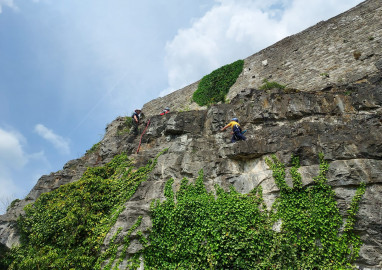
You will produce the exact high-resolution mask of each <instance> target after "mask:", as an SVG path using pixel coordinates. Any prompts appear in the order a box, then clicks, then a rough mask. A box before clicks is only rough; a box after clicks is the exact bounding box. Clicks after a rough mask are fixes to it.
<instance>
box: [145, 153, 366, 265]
mask: <svg viewBox="0 0 382 270" xmlns="http://www.w3.org/2000/svg"><path fill="white" fill-rule="evenodd" d="M267 164H268V165H269V166H270V168H271V169H272V171H273V177H274V178H275V182H276V184H277V186H278V187H279V189H280V197H279V198H278V199H277V200H276V202H275V204H274V205H273V207H272V209H271V210H267V209H266V207H265V204H264V201H263V199H262V191H261V188H260V187H259V188H257V189H254V190H253V191H252V192H250V193H249V194H240V193H238V192H237V191H236V190H235V189H234V188H231V189H230V190H229V191H228V192H226V191H224V190H223V189H222V188H220V187H219V186H216V187H215V193H213V192H207V190H206V189H205V187H204V184H203V174H202V172H201V173H200V175H199V177H198V179H197V180H196V181H195V183H194V184H189V183H188V180H187V179H183V180H182V182H181V184H180V188H179V190H178V191H177V192H175V193H174V191H173V189H172V186H173V183H174V180H173V179H171V180H169V181H168V182H167V184H166V186H165V191H164V193H165V197H166V200H165V201H163V202H160V201H154V202H153V204H152V223H153V227H152V231H151V233H150V235H149V236H148V240H149V244H148V245H147V247H146V248H145V250H144V251H143V256H144V261H145V269H352V263H353V262H354V260H355V258H356V257H357V256H358V251H359V247H360V245H361V241H360V239H359V237H358V236H356V235H355V234H354V232H353V227H354V221H355V215H356V212H357V209H358V208H357V207H358V205H359V201H360V199H361V197H362V195H363V193H364V192H365V184H364V183H362V184H361V185H360V187H359V189H358V190H357V193H356V195H355V196H354V198H353V201H352V203H351V207H350V210H349V211H348V217H347V222H346V225H345V229H344V230H343V231H341V226H342V217H341V215H340V214H339V210H338V208H337V204H336V201H335V200H334V192H333V191H332V188H331V187H330V186H329V185H328V184H327V183H326V172H327V170H328V163H327V162H326V161H325V160H324V159H323V156H322V155H320V173H319V175H318V176H317V177H315V178H314V185H313V186H310V187H303V185H302V178H301V175H300V174H299V172H298V168H299V166H300V163H299V159H298V158H297V157H293V158H292V169H291V176H292V179H293V180H292V182H293V187H289V186H288V185H287V183H286V181H285V175H286V173H285V166H284V164H282V163H281V162H280V161H279V160H277V158H276V157H275V156H273V157H272V159H268V160H267ZM276 223H280V224H281V228H280V230H275V229H273V227H274V225H275V224H276Z"/></svg>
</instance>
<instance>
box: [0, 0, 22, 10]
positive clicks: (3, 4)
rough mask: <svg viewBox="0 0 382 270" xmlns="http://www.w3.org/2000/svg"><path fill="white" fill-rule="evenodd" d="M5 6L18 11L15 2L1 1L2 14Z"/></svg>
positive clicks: (9, 0) (11, 0)
mask: <svg viewBox="0 0 382 270" xmlns="http://www.w3.org/2000/svg"><path fill="white" fill-rule="evenodd" d="M3 6H6V7H9V8H12V9H14V10H18V8H17V6H16V5H15V3H14V2H13V0H0V13H1V12H2V11H3Z"/></svg>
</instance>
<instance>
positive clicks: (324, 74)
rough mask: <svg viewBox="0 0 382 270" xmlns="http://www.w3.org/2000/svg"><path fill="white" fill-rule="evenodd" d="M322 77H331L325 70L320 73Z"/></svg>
mask: <svg viewBox="0 0 382 270" xmlns="http://www.w3.org/2000/svg"><path fill="white" fill-rule="evenodd" d="M320 76H321V77H325V78H329V74H328V73H326V72H324V73H321V74H320Z"/></svg>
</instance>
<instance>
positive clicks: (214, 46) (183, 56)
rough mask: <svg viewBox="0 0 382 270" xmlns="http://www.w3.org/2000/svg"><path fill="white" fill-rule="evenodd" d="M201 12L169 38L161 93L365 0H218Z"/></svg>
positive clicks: (166, 92) (191, 81)
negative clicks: (165, 84)
mask: <svg viewBox="0 0 382 270" xmlns="http://www.w3.org/2000/svg"><path fill="white" fill-rule="evenodd" d="M215 1H216V3H217V4H216V5H215V6H213V7H212V9H211V10H209V11H208V12H207V13H206V14H205V15H204V16H203V17H201V18H199V19H196V20H194V22H193V24H192V26H191V27H190V28H187V29H180V30H179V31H178V33H177V35H176V36H175V37H174V38H173V39H172V40H171V41H169V42H167V44H166V57H165V59H166V67H167V70H168V85H169V88H168V89H166V90H164V91H162V92H161V96H163V95H165V94H168V93H170V92H172V91H174V90H177V89H179V88H181V87H184V86H186V85H188V84H190V83H193V82H195V81H197V80H199V79H201V78H202V77H203V76H204V75H206V74H208V73H210V72H211V71H212V70H214V69H216V68H218V67H220V66H223V65H225V64H228V63H231V62H234V61H236V60H238V59H240V58H241V59H243V58H246V57H248V56H250V55H251V54H253V53H256V52H257V51H259V50H261V49H264V48H266V47H267V46H270V45H271V44H273V43H275V42H277V41H278V40H281V39H282V38H284V37H286V36H288V35H291V34H295V33H296V32H298V31H301V30H303V29H305V28H307V27H309V26H312V25H313V24H315V23H317V22H319V21H321V20H326V19H329V18H330V17H332V16H335V15H337V14H339V13H341V12H344V11H346V10H347V9H349V8H351V7H353V6H355V5H356V4H358V3H360V2H362V1H361V0H329V1H328V0H325V1H324V0H311V1H304V0H270V1H259V0H215Z"/></svg>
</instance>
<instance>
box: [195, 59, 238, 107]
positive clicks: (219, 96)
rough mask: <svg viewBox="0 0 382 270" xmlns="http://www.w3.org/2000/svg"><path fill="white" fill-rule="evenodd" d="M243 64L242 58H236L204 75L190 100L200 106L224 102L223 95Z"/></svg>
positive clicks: (235, 78)
mask: <svg viewBox="0 0 382 270" xmlns="http://www.w3.org/2000/svg"><path fill="white" fill-rule="evenodd" d="M243 66H244V60H237V61H236V62H233V63H232V64H229V65H225V66H222V67H221V68H218V69H216V70H214V71H213V72H211V73H210V74H208V75H206V76H204V77H203V78H202V80H201V81H200V83H199V85H198V89H197V90H196V91H195V92H194V94H193V96H192V100H193V101H195V102H196V103H197V104H198V105H200V106H205V105H209V104H214V103H218V102H224V101H225V96H226V95H227V93H228V91H229V89H230V87H231V86H232V85H233V84H234V83H235V82H236V80H237V78H238V77H239V75H240V73H241V72H242V70H243Z"/></svg>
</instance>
